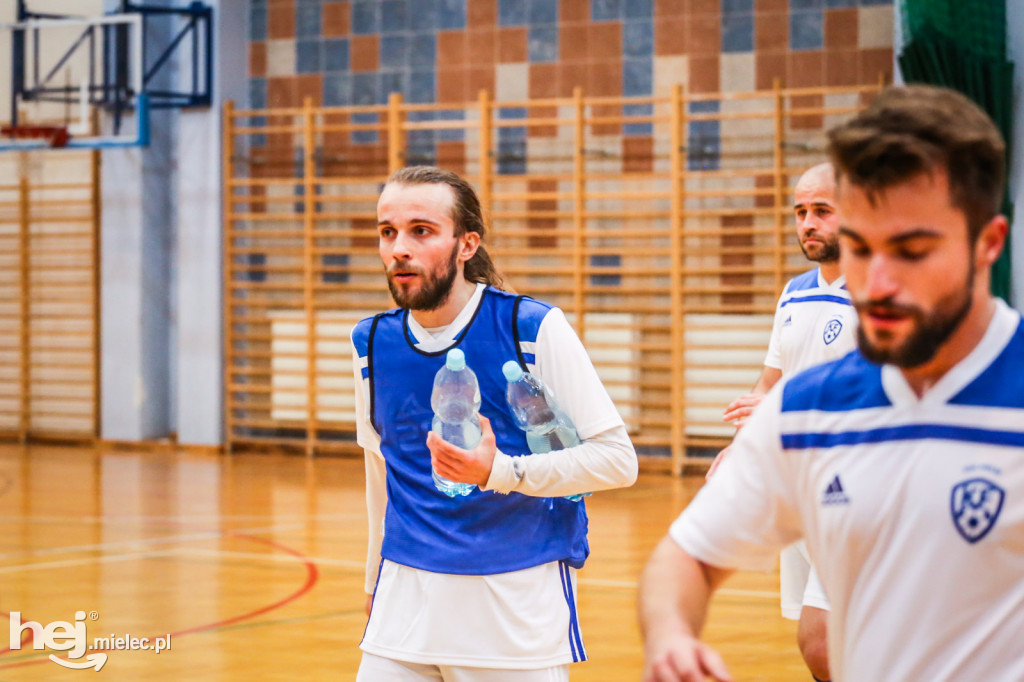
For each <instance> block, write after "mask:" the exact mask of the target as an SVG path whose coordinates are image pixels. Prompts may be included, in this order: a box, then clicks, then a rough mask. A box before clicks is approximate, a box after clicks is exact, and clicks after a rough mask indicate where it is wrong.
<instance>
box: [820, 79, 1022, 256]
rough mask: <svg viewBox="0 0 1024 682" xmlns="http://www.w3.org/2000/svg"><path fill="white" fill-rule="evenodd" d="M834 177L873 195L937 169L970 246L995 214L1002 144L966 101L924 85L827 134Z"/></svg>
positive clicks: (886, 97) (884, 96) (886, 96)
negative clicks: (943, 177)
mask: <svg viewBox="0 0 1024 682" xmlns="http://www.w3.org/2000/svg"><path fill="white" fill-rule="evenodd" d="M828 140H829V145H828V154H829V157H830V158H831V159H832V163H833V164H834V165H835V167H836V176H837V177H839V178H843V179H845V180H846V181H847V182H848V183H850V184H851V185H854V186H856V187H859V188H861V189H863V190H865V191H866V192H867V195H868V199H869V200H871V201H874V200H875V197H876V196H877V195H878V193H879V192H882V191H884V190H886V189H888V188H890V187H893V186H895V185H899V184H901V183H903V182H906V181H907V180H910V179H911V178H913V177H915V176H917V175H920V174H922V173H925V174H931V173H933V172H934V171H935V169H942V170H944V171H945V172H946V174H947V177H948V178H949V193H950V202H951V204H952V205H953V206H955V207H956V208H958V209H960V210H961V211H963V213H964V216H965V217H966V218H967V227H968V236H969V237H970V241H971V243H972V244H973V243H974V242H975V241H976V240H977V238H978V234H979V233H980V231H981V228H982V227H983V226H984V225H985V224H986V223H988V221H990V220H991V219H992V218H993V217H995V216H996V215H998V214H999V211H1000V209H1001V207H1002V201H1003V191H1004V183H1005V178H1006V154H1005V152H1006V144H1005V143H1004V142H1003V137H1002V135H1000V134H999V130H998V129H997V128H996V126H995V124H994V123H993V122H992V119H990V118H989V117H988V115H987V114H986V113H985V112H984V111H982V110H981V109H980V108H979V107H978V106H977V105H975V104H974V103H973V102H971V101H970V100H969V99H967V98H966V97H965V96H963V95H961V94H960V93H958V92H954V91H953V90H947V89H945V88H938V87H933V86H928V85H909V86H903V87H890V88H887V89H885V90H883V91H882V92H881V93H880V94H879V95H878V96H877V97H876V98H875V100H874V101H873V102H872V103H871V104H870V105H869V106H868V107H867V108H866V109H864V110H863V111H861V112H860V113H859V114H857V115H856V116H854V117H853V118H852V119H850V120H849V121H847V122H846V123H843V124H840V125H838V126H836V127H835V128H833V129H832V130H830V131H829V133H828Z"/></svg>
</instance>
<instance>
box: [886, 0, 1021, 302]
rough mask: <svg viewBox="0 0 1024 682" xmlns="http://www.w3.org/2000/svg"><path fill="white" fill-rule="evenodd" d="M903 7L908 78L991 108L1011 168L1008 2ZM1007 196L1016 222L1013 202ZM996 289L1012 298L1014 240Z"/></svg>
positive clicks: (902, 59) (968, 0)
mask: <svg viewBox="0 0 1024 682" xmlns="http://www.w3.org/2000/svg"><path fill="white" fill-rule="evenodd" d="M900 9H901V12H902V14H901V19H902V24H903V44H904V47H903V50H902V52H900V54H899V65H900V70H901V71H902V73H903V78H904V80H905V81H906V82H907V83H929V84H932V85H941V86H944V87H947V88H951V89H953V90H957V91H959V92H962V93H963V94H965V95H966V96H967V97H969V98H971V99H972V100H973V101H974V102H975V103H977V104H978V106H980V107H981V108H983V109H984V110H985V111H986V112H988V114H989V116H991V117H992V120H993V121H995V122H996V125H997V126H999V130H1000V132H1002V134H1003V139H1005V140H1006V155H1007V159H1006V167H1007V169H1009V167H1010V158H1009V157H1010V154H1011V150H1012V148H1013V147H1012V132H1013V131H1012V121H1013V63H1012V62H1010V61H1009V60H1008V59H1007V58H1006V0H902V1H901V3H900ZM1004 197H1005V198H1004V200H1003V213H1004V214H1005V215H1006V217H1007V218H1009V219H1010V221H1011V225H1012V221H1013V204H1012V203H1011V202H1010V198H1009V194H1008V193H1007V194H1004ZM992 292H993V293H994V294H996V295H997V296H1000V297H1002V298H1004V299H1007V300H1008V299H1009V296H1010V245H1009V242H1007V244H1006V248H1004V249H1003V254H1002V256H1001V257H1000V259H999V261H998V262H997V263H996V265H995V267H994V268H993V270H992Z"/></svg>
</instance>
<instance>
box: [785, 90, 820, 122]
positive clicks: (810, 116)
mask: <svg viewBox="0 0 1024 682" xmlns="http://www.w3.org/2000/svg"><path fill="white" fill-rule="evenodd" d="M790 104H791V106H792V107H793V109H796V110H801V109H803V110H813V109H821V108H822V107H823V106H825V98H824V97H822V96H821V95H794V96H793V98H792V101H791V103H790ZM824 125H825V117H824V116H822V115H821V114H815V113H806V114H805V113H800V114H798V115H796V116H792V115H791V116H790V117H789V127H790V128H792V129H793V130H820V129H821V128H822V127H824Z"/></svg>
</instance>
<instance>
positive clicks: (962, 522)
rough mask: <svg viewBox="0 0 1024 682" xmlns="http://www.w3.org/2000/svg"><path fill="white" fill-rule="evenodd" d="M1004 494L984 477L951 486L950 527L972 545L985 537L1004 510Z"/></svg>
mask: <svg viewBox="0 0 1024 682" xmlns="http://www.w3.org/2000/svg"><path fill="white" fill-rule="evenodd" d="M1005 497H1006V492H1005V491H1004V490H1003V489H1002V488H1000V487H999V486H997V485H996V484H995V483H992V482H991V481H988V480H986V479H984V478H971V479H968V480H966V481H961V482H960V483H957V484H956V485H955V486H953V492H952V495H951V496H950V500H949V504H950V511H951V512H952V513H953V524H954V525H955V526H956V529H957V531H958V532H959V533H960V535H962V536H963V538H964V540H967V542H970V543H972V544H973V543H975V542H977V541H978V540H981V539H982V538H983V537H985V536H986V535H988V532H989V531H990V530H992V527H993V526H995V525H996V520H997V519H998V518H999V512H1001V511H1002V510H1003V500H1004V499H1005Z"/></svg>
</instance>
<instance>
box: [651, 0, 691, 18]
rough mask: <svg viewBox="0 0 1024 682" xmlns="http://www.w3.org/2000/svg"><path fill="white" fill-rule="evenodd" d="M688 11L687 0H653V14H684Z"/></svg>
mask: <svg viewBox="0 0 1024 682" xmlns="http://www.w3.org/2000/svg"><path fill="white" fill-rule="evenodd" d="M689 13H690V2H689V0H654V16H656V17H658V18H659V19H660V18H662V17H671V16H684V15H686V14H689Z"/></svg>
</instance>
